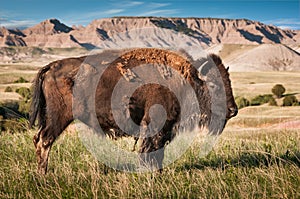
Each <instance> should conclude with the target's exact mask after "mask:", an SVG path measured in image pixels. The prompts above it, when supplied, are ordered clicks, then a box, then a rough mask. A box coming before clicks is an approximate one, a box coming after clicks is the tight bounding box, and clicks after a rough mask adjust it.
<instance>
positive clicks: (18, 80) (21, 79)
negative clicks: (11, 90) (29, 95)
mask: <svg viewBox="0 0 300 199" xmlns="http://www.w3.org/2000/svg"><path fill="white" fill-rule="evenodd" d="M28 82H29V81H28V80H26V79H24V78H23V77H20V78H19V79H17V80H16V81H14V83H28Z"/></svg>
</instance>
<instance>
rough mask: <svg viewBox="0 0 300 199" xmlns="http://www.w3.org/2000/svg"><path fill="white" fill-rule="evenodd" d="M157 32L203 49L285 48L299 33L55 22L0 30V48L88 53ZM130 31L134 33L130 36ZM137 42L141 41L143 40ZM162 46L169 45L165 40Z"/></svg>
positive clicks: (207, 22) (241, 23) (256, 26)
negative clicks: (224, 46)
mask: <svg viewBox="0 0 300 199" xmlns="http://www.w3.org/2000/svg"><path fill="white" fill-rule="evenodd" d="M159 29H169V30H173V31H175V32H178V33H181V34H184V35H187V36H189V37H191V38H193V39H196V40H197V41H198V42H196V43H195V44H194V45H199V43H200V44H201V45H202V46H203V47H204V48H206V47H209V46H212V45H215V44H220V43H222V44H263V43H267V44H273V43H281V44H289V45H293V44H299V43H300V36H299V35H300V34H299V31H293V30H282V29H280V28H278V27H275V26H270V25H265V24H262V23H260V22H256V21H251V20H246V19H212V18H156V17H116V18H107V19H98V20H94V21H92V22H91V23H90V24H89V25H87V26H86V27H78V28H77V27H73V28H71V27H68V26H66V25H65V24H63V23H61V22H60V21H58V20H57V19H49V20H46V21H43V22H41V23H40V24H37V25H35V26H33V27H30V28H27V29H25V30H23V31H20V30H7V29H5V28H1V30H0V46H2V47H3V46H31V47H32V46H36V47H84V48H87V49H92V48H94V47H97V46H101V44H102V43H103V41H104V40H108V39H113V40H114V41H115V42H118V37H120V35H122V37H120V38H119V40H120V41H122V40H127V41H129V42H130V41H131V40H132V37H136V36H137V35H139V33H140V35H139V36H144V38H145V40H146V39H147V38H149V36H150V35H151V36H152V37H158V38H161V35H160V34H161V31H158V30H159ZM132 30H134V33H131V31H132ZM139 31H140V32H139ZM127 33H128V34H127ZM126 34H127V37H126ZM135 39H136V38H135ZM140 40H142V41H143V37H141V38H140ZM143 42H147V41H143ZM157 42H159V40H158V41H157ZM166 42H171V43H172V42H173V41H172V40H169V39H166ZM151 45H155V44H153V43H152V44H151ZM157 45H158V46H159V45H160V44H157ZM192 45H193V44H192Z"/></svg>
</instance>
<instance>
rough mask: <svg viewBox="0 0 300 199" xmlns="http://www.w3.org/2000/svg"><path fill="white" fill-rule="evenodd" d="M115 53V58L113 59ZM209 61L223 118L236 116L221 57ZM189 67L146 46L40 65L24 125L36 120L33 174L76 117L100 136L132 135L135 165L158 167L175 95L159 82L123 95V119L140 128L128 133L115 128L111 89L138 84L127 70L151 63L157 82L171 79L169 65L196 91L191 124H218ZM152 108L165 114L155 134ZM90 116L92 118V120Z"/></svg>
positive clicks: (174, 118) (175, 115)
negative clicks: (220, 86)
mask: <svg viewBox="0 0 300 199" xmlns="http://www.w3.org/2000/svg"><path fill="white" fill-rule="evenodd" d="M116 55H117V57H118V58H117V59H116V60H113V58H114V57H116ZM211 57H212V58H213V61H214V62H215V63H216V64H217V66H218V69H219V72H220V73H221V76H222V79H223V83H224V85H225V91H226V98H225V99H224V100H223V101H226V102H225V104H227V112H226V111H225V112H226V120H228V119H229V118H230V117H233V116H235V115H236V113H237V108H236V104H235V102H234V98H233V96H232V90H231V85H230V79H229V75H228V72H227V70H225V67H224V66H223V64H222V61H221V59H220V58H218V57H217V56H215V55H212V56H211ZM208 60H210V59H208ZM210 61H211V60H210ZM193 63H195V62H194V61H193V60H191V59H190V58H188V57H187V56H185V55H183V54H178V53H175V52H172V51H168V50H162V49H151V48H147V49H135V50H131V51H128V52H125V53H124V52H120V51H105V52H103V53H101V54H97V55H92V56H88V57H81V58H69V59H64V60H59V61H56V62H53V63H51V64H49V65H47V66H45V67H43V68H42V69H41V70H40V71H39V73H38V74H37V77H36V79H35V82H34V85H33V86H34V94H33V99H32V105H31V112H32V114H31V118H30V126H33V125H34V123H35V120H36V118H37V119H38V121H39V122H38V126H39V131H38V133H37V134H36V135H35V136H34V139H33V141H34V144H35V147H36V155H37V159H38V172H40V173H42V174H45V173H46V171H47V165H48V156H49V151H50V149H51V146H52V144H53V142H54V141H55V139H56V138H57V137H58V136H59V135H60V134H61V133H62V132H63V130H64V129H65V128H66V127H67V126H68V125H69V124H70V123H71V122H72V121H73V120H74V119H79V120H80V121H82V122H84V123H85V124H87V125H88V126H90V127H92V128H94V129H97V127H98V125H100V126H101V129H102V130H103V132H104V133H105V134H106V135H108V136H109V137H111V138H114V139H117V138H119V137H123V136H134V138H135V139H136V141H137V140H138V139H139V140H140V141H141V145H140V147H139V149H138V152H139V153H140V154H141V164H144V165H146V166H147V167H149V168H150V169H161V168H162V161H163V157H164V153H163V149H164V147H165V144H166V143H167V142H169V141H171V140H172V139H173V138H174V136H175V133H176V132H175V130H174V129H175V128H176V125H177V124H178V122H179V120H180V119H181V110H180V108H181V107H180V103H179V101H178V99H177V96H176V95H175V94H174V93H173V92H172V91H170V90H169V89H168V88H166V87H164V86H163V85H159V84H145V85H142V86H140V87H138V89H136V90H135V92H134V93H133V94H132V96H128V98H129V103H128V104H127V105H128V107H127V110H129V114H128V117H130V118H131V119H132V120H133V122H134V123H135V124H136V125H138V126H139V127H140V128H135V129H131V130H130V132H131V133H130V134H128V133H127V132H126V131H124V129H122V128H120V127H119V126H118V124H117V123H116V121H115V118H114V117H116V115H113V114H112V112H113V110H112V107H111V102H112V95H113V90H114V88H115V86H116V84H117V83H118V81H119V80H120V79H121V78H124V79H125V80H126V81H128V82H136V81H140V80H139V77H138V76H137V75H136V74H135V73H134V72H133V71H132V69H133V68H135V67H137V66H140V65H143V64H151V65H152V66H153V67H154V68H156V69H157V71H159V73H160V75H161V76H162V77H163V78H172V72H171V71H169V70H168V69H167V68H165V67H164V66H169V67H171V68H172V69H173V70H175V71H177V73H178V74H180V75H181V76H182V77H183V78H184V79H185V83H186V84H189V85H190V86H191V87H192V88H193V90H194V92H195V93H196V96H197V99H198V105H199V109H200V112H201V115H199V116H198V117H199V121H200V122H199V124H197V125H199V127H201V126H208V127H209V126H212V125H209V124H210V123H211V122H212V121H211V118H215V119H216V120H218V119H219V117H215V115H214V114H212V110H211V109H210V107H211V105H212V101H211V100H212V99H211V96H210V93H209V92H210V90H209V88H208V86H207V83H206V82H205V80H204V79H202V78H201V74H199V73H200V72H201V70H203V69H198V70H199V71H200V72H199V71H198V70H197V68H195V67H194V66H193ZM210 67H212V66H211V65H210ZM210 67H208V68H207V67H206V68H205V73H208V72H209V71H210V70H211V68H210ZM223 73H224V74H223ZM100 74H101V78H100V79H99V76H100ZM183 84H184V83H183ZM227 87H228V88H227ZM76 92H80V95H75V94H74V93H76ZM125 104H126V103H125ZM156 104H159V105H161V106H162V107H163V108H164V110H165V113H166V120H165V123H164V124H163V125H162V128H160V129H159V130H157V129H155V128H152V126H153V125H154V123H157V122H158V123H159V122H160V121H154V120H153V119H152V121H151V119H150V118H155V115H159V114H161V112H157V109H155V110H154V113H152V114H154V117H151V107H152V106H153V105H156ZM93 112H95V115H96V116H93V114H92V113H93ZM224 118H225V117H224ZM221 123H222V124H223V125H219V126H221V127H220V128H218V129H213V128H215V126H214V127H213V128H212V129H209V130H211V131H213V133H221V132H222V130H223V128H224V126H225V123H226V121H225V120H224V121H221ZM151 125H152V126H151ZM194 125H195V124H194ZM154 126H155V125H154ZM160 149H162V150H160Z"/></svg>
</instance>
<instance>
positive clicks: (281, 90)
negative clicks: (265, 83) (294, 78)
mask: <svg viewBox="0 0 300 199" xmlns="http://www.w3.org/2000/svg"><path fill="white" fill-rule="evenodd" d="M284 92H285V88H284V87H283V85H281V84H276V85H275V86H274V87H273V88H272V93H273V94H274V95H275V96H276V97H277V98H281V97H282V95H283V93H284Z"/></svg>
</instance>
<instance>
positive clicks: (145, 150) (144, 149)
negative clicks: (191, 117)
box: [139, 131, 171, 171]
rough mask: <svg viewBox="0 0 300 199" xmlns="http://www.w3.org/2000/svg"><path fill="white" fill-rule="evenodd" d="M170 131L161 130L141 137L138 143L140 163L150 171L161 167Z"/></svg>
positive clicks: (169, 138)
mask: <svg viewBox="0 0 300 199" xmlns="http://www.w3.org/2000/svg"><path fill="white" fill-rule="evenodd" d="M170 135H171V132H170V131H168V132H165V131H161V132H159V133H157V134H155V135H154V136H152V137H147V138H143V139H142V143H141V145H140V149H139V154H140V164H141V165H142V166H144V167H146V168H148V169H150V170H151V171H155V170H160V171H162V169H163V159H164V151H165V144H166V142H167V141H170V140H171V136H170Z"/></svg>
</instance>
